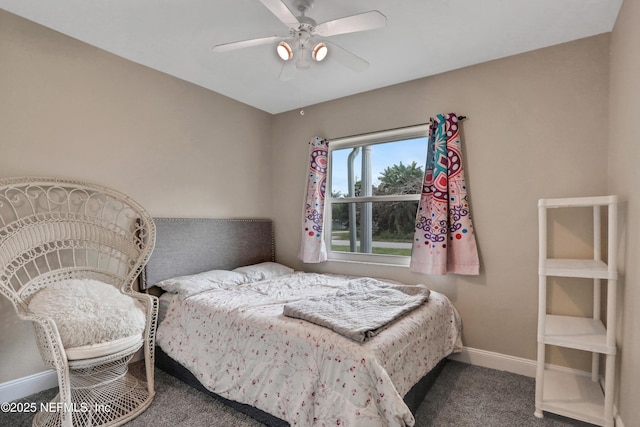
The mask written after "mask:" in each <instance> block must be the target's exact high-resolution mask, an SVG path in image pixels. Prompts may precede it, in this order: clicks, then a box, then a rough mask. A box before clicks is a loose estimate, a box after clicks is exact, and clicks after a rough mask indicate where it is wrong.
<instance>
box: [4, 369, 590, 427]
mask: <svg viewBox="0 0 640 427" xmlns="http://www.w3.org/2000/svg"><path fill="white" fill-rule="evenodd" d="M534 389H535V381H534V380H533V379H532V378H528V377H524V376H521V375H515V374H511V373H507V372H501V371H495V370H492V369H487V368H480V367H477V366H472V365H468V364H465V363H459V362H453V361H449V362H448V363H447V364H446V365H445V367H444V369H443V371H442V373H441V374H440V376H439V377H438V379H437V380H436V382H435V383H434V385H433V387H432V388H431V390H430V391H429V393H428V395H427V397H426V398H425V400H424V401H423V402H422V404H421V405H420V408H419V409H418V412H417V414H416V426H417V427H431V426H432V427H448V426H451V427H478V426H481V427H502V426H504V427H529V426H532V427H567V426H576V427H587V426H591V424H586V423H582V422H579V421H574V420H570V419H567V418H562V417H559V416H555V415H552V414H548V415H547V414H545V418H543V419H538V418H536V417H534V416H533V411H534ZM55 394H56V390H55V389H54V390H47V391H43V392H40V393H37V394H34V395H32V396H29V397H27V398H25V399H22V400H21V402H36V403H37V404H38V405H39V402H46V401H48V400H50V399H52V398H53V397H54V396H55ZM32 418H33V414H7V413H0V426H11V427H22V426H24V427H27V426H30V425H31V420H32ZM125 425H126V426H127V427H143V426H155V427H164V426H171V427H192V426H221V427H222V426H223V427H251V426H261V425H262V424H260V423H259V422H257V421H255V420H253V419H251V418H249V417H247V416H245V415H243V414H241V413H239V412H237V411H235V410H233V409H231V408H229V407H228V406H225V405H224V404H222V403H220V402H218V401H217V400H215V399H213V398H211V397H209V396H207V395H205V394H204V393H201V392H199V391H197V390H194V389H193V388H191V387H189V386H187V385H185V384H183V383H182V382H180V381H178V380H176V379H175V378H173V377H171V376H170V375H168V374H166V373H164V372H163V371H159V370H156V397H155V399H154V401H153V403H152V404H151V406H150V407H149V408H148V409H147V410H146V411H145V412H144V413H143V414H141V415H140V416H139V417H138V418H136V419H134V420H133V421H131V422H129V423H127V424H125Z"/></svg>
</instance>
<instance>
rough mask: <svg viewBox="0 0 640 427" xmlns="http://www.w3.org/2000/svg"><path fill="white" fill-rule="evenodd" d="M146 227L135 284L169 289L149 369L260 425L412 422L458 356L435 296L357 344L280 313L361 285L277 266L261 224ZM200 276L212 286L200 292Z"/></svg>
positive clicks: (163, 222) (453, 319)
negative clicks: (151, 235) (148, 239)
mask: <svg viewBox="0 0 640 427" xmlns="http://www.w3.org/2000/svg"><path fill="white" fill-rule="evenodd" d="M154 221H155V223H156V246H155V250H154V253H153V255H152V256H151V258H150V260H149V262H148V263H147V266H146V268H145V271H144V273H143V278H142V282H141V288H142V289H149V288H153V287H154V286H155V285H157V284H159V285H161V286H162V287H163V288H165V289H168V290H170V291H172V292H165V293H164V294H163V295H162V296H161V298H160V299H161V310H160V311H161V314H160V320H159V326H158V331H157V339H156V366H158V367H159V368H160V369H162V370H164V371H166V372H168V373H170V374H172V375H174V376H176V377H178V378H179V379H181V380H182V381H184V382H186V383H188V384H190V385H192V386H194V387H196V388H198V389H200V390H202V391H205V392H207V393H209V394H211V395H213V396H214V397H216V398H218V399H221V400H223V401H224V402H226V403H227V404H229V405H231V406H233V407H234V408H236V409H238V410H240V411H242V412H244V413H246V414H248V415H250V416H252V417H253V418H255V419H257V420H259V421H261V422H262V423H264V424H266V425H270V426H286V425H300V426H306V425H347V426H367V427H368V426H411V425H413V423H414V418H413V415H412V411H413V412H415V411H416V410H417V407H418V406H419V404H420V402H421V401H422V400H423V398H424V395H425V393H426V391H427V390H428V387H429V386H430V384H431V383H432V382H433V381H434V379H435V377H436V376H437V373H438V372H439V370H440V369H441V367H442V364H443V363H444V361H445V360H446V356H448V355H449V354H451V353H452V352H456V351H459V350H461V345H462V344H461V340H460V330H461V323H460V318H459V315H458V313H457V312H456V310H455V308H454V307H453V305H452V304H451V303H450V301H449V300H448V299H447V298H446V297H445V296H444V295H442V294H440V293H437V292H433V291H431V292H430V293H429V296H428V301H427V302H425V303H424V304H421V305H420V306H419V307H418V308H416V309H415V310H412V311H410V312H408V313H406V314H403V315H402V316H400V318H399V319H398V320H396V321H394V322H393V323H391V324H389V325H386V326H385V327H383V328H380V330H378V331H376V332H377V333H376V334H375V335H373V336H368V337H367V338H365V341H364V342H357V341H356V340H354V339H353V338H348V337H345V336H343V335H340V334H338V333H336V332H334V331H332V330H331V329H329V328H327V327H324V326H319V325H317V324H315V323H311V322H309V321H307V320H302V319H299V318H294V317H289V316H285V315H284V314H283V307H284V306H285V305H288V304H295V303H296V302H297V301H301V300H306V299H313V298H309V297H318V298H323V297H324V296H325V295H328V294H335V293H336V290H338V291H339V290H340V289H342V287H343V286H344V284H345V283H351V282H353V281H354V280H359V278H353V277H348V276H339V275H321V274H315V273H304V272H296V271H293V270H291V269H288V267H286V266H282V265H281V264H277V263H275V246H274V241H273V224H272V222H271V221H270V220H254V219H241V220H235V219H180V218H156V219H154ZM238 267H242V268H240V269H239V270H237V272H234V271H233V270H235V269H237V268H238ZM203 272H204V273H203ZM198 273H200V274H198ZM237 273H239V274H241V275H242V276H243V277H244V278H245V279H244V281H238V282H235V281H234V280H236V277H238V276H234V275H233V274H237ZM203 274H204V276H203ZM212 274H214V276H211V275H212ZM219 274H222V276H224V280H220V281H217V279H215V280H213V279H211V277H218V275H219ZM194 275H195V276H194ZM194 277H196V278H198V279H197V280H196V279H194ZM202 277H204V278H205V279H207V280H209V282H207V281H206V280H205V282H206V283H214V284H213V285H212V286H211V287H207V286H205V287H204V288H202V289H201V288H199V286H200V283H203V282H202ZM229 277H231V278H232V279H229ZM176 278H178V279H176ZM371 280H374V281H376V282H377V283H381V282H380V281H377V280H375V279H371ZM167 283H168V284H169V285H170V286H167ZM176 284H177V287H176V286H175V285H176ZM192 284H193V285H194V286H195V288H196V290H195V291H194V290H192V288H191V287H190V286H191V285H192ZM388 284H389V285H390V286H391V285H397V284H396V283H393V282H389V283H388ZM383 285H384V286H387V282H386V281H384V282H383Z"/></svg>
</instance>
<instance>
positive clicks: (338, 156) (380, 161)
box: [331, 137, 427, 195]
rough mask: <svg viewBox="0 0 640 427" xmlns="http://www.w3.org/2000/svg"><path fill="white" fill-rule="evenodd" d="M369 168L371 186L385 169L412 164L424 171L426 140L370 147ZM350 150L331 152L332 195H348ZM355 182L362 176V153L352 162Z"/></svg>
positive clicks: (416, 139) (408, 140)
mask: <svg viewBox="0 0 640 427" xmlns="http://www.w3.org/2000/svg"><path fill="white" fill-rule="evenodd" d="M371 147H372V153H371V163H372V164H371V166H372V172H373V173H372V176H371V178H372V181H373V185H375V186H377V185H378V184H379V177H380V174H381V173H382V172H383V171H384V170H385V168H387V167H390V166H393V165H395V164H399V163H400V162H402V164H404V165H410V164H411V163H412V162H416V164H417V165H418V166H419V167H420V168H422V170H423V171H424V166H425V161H426V158H427V138H426V137H423V138H415V139H407V140H403V141H394V142H387V143H382V144H375V145H371ZM351 150H352V149H351V148H343V149H335V150H333V154H332V158H331V186H332V189H331V191H332V193H334V194H335V192H336V191H339V192H340V193H341V195H346V194H348V193H349V189H348V178H347V173H348V169H347V162H348V157H349V153H351ZM354 170H355V177H356V179H355V182H357V181H359V180H360V177H361V176H362V152H360V153H358V156H357V157H356V160H355V162H354Z"/></svg>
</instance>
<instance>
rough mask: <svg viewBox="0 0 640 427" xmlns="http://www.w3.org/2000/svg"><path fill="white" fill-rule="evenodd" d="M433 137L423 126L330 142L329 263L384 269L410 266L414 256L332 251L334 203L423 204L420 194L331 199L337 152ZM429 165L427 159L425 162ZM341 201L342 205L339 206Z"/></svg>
mask: <svg viewBox="0 0 640 427" xmlns="http://www.w3.org/2000/svg"><path fill="white" fill-rule="evenodd" d="M428 136H429V124H421V125H414V126H408V127H403V128H396V129H390V130H383V131H377V132H371V133H366V134H360V135H354V136H346V137H342V138H335V139H330V140H329V150H328V153H327V158H328V159H327V160H328V164H327V171H328V173H327V188H326V191H325V209H324V210H325V214H324V223H323V229H324V230H325V231H326V232H325V235H324V241H325V246H326V248H327V260H329V261H342V262H356V263H371V264H381V265H397V266H406V267H408V266H409V261H410V260H411V257H410V256H406V255H387V254H374V253H360V252H338V251H332V250H331V234H332V212H333V209H332V207H333V204H334V203H340V204H343V203H353V202H357V203H364V202H385V201H389V202H392V201H420V196H421V195H420V194H398V195H385V196H358V197H341V198H339V199H337V198H336V199H334V198H333V197H331V192H332V189H333V186H332V182H331V181H332V178H333V169H332V164H331V163H332V158H333V151H334V150H338V149H340V150H341V149H345V148H355V147H362V146H364V145H376V144H382V143H390V142H398V141H403V140H408V139H415V138H428ZM425 161H426V159H425ZM336 200H339V202H336Z"/></svg>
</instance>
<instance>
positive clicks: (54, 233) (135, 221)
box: [0, 178, 158, 427]
mask: <svg viewBox="0 0 640 427" xmlns="http://www.w3.org/2000/svg"><path fill="white" fill-rule="evenodd" d="M154 243H155V226H154V223H153V220H152V219H151V217H150V216H149V215H148V214H147V212H146V211H145V210H144V209H143V208H142V207H141V206H140V205H139V204H137V203H136V202H135V201H133V200H131V199H130V198H129V197H127V196H125V195H123V194H121V193H119V192H116V191H114V190H111V189H108V188H105V187H101V186H97V185H90V184H85V183H82V182H77V181H72V180H62V179H49V178H9V179H1V180H0V292H1V293H2V294H3V295H4V296H6V297H7V298H8V299H9V300H11V302H12V303H13V305H14V307H15V309H16V312H17V314H18V316H19V317H20V318H22V319H24V320H29V321H31V322H33V325H34V327H35V332H36V334H35V335H36V338H37V341H38V349H39V351H40V354H41V356H42V358H43V360H44V363H45V364H46V365H47V366H49V367H51V368H53V369H55V370H56V371H57V374H58V383H59V393H58V395H57V396H56V397H55V399H54V400H53V401H52V402H51V403H50V404H49V405H48V409H46V410H45V411H41V412H39V413H37V414H36V416H35V417H34V420H33V425H34V426H65V427H71V426H107V425H108V426H116V425H120V424H123V423H125V422H126V421H128V420H130V419H132V418H134V417H136V416H137V415H139V414H140V413H141V412H142V411H144V410H145V409H146V408H147V407H148V406H149V405H150V404H151V401H152V400H153V396H154V393H155V392H154V384H153V380H154V378H153V368H154V363H153V361H154V353H153V352H154V341H155V326H156V322H157V312H158V300H157V298H155V297H153V296H150V295H146V294H142V293H139V292H136V291H134V290H133V284H134V283H135V281H136V279H137V277H138V275H139V273H140V272H141V270H142V268H143V266H144V265H145V264H146V262H147V260H148V258H149V256H150V255H151V251H152V250H153V246H154ZM76 279H80V280H84V281H88V282H94V281H100V282H102V283H107V284H110V285H113V286H115V287H116V289H119V291H120V293H118V292H115V293H116V295H118V296H120V294H123V295H127V296H129V297H132V298H133V299H134V300H135V301H137V303H136V304H137V305H138V307H139V309H138V310H142V313H144V318H145V326H144V330H143V332H141V333H140V334H138V338H139V339H136V340H135V343H132V342H131V340H129V341H128V342H127V344H126V347H125V348H122V344H120V348H119V349H117V350H116V351H115V352H114V351H113V348H109V343H106V344H107V345H102V346H101V347H100V350H99V351H97V352H96V351H93V354H92V355H91V357H88V358H82V357H78V356H77V355H76V356H75V357H70V356H69V355H68V354H67V350H68V349H65V347H64V346H63V343H62V342H63V341H62V339H61V335H60V333H59V330H58V327H57V326H56V323H55V322H54V321H53V319H52V318H51V317H48V316H43V315H39V314H35V313H34V312H33V311H32V310H30V308H29V303H30V301H31V300H32V299H33V297H34V296H35V295H36V294H38V293H39V292H41V291H43V290H45V289H48V288H49V287H52V286H56V285H59V284H61V283H65V282H69V281H70V280H72V281H73V280H75V281H77V280H76ZM88 279H92V280H88ZM102 286H104V287H105V288H108V289H109V290H110V291H111V292H113V289H112V288H110V287H108V286H105V285H102ZM58 289H61V287H59V288H58ZM42 295H44V294H42ZM70 297H71V298H74V296H70ZM125 299H127V300H129V298H128V297H127V298H125ZM134 300H132V301H134ZM137 314H138V315H139V316H142V314H141V313H137ZM103 344H104V343H103ZM142 347H144V363H145V368H144V370H142V371H143V372H141V374H139V375H137V376H135V375H132V373H131V372H129V371H128V365H129V362H130V360H131V359H132V357H133V355H134V354H135V353H137V352H138V350H139V349H140V348H142ZM81 354H83V353H81ZM138 377H142V378H138Z"/></svg>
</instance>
